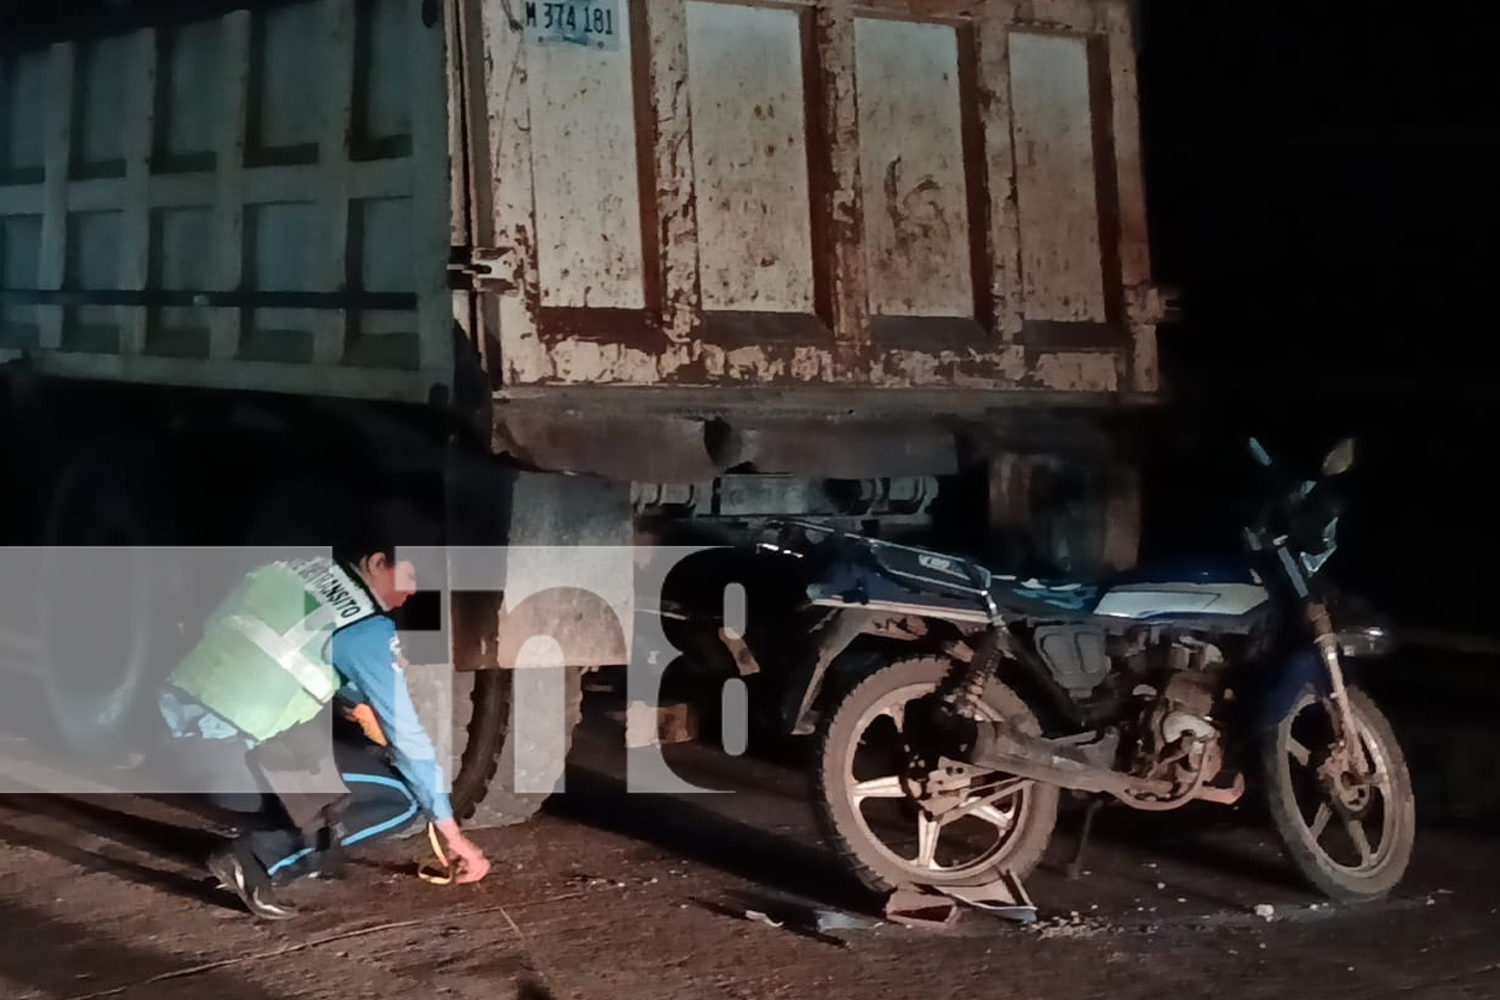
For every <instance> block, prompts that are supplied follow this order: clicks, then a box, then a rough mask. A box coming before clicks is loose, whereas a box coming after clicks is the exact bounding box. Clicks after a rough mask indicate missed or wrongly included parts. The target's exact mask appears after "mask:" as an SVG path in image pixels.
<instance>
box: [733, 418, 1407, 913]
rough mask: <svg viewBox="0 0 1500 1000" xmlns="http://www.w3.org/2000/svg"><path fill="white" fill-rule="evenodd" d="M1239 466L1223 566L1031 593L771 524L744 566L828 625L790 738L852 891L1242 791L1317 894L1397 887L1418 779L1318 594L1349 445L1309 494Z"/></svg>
mask: <svg viewBox="0 0 1500 1000" xmlns="http://www.w3.org/2000/svg"><path fill="white" fill-rule="evenodd" d="M1250 451H1251V454H1252V456H1253V458H1254V459H1255V461H1256V462H1257V464H1258V466H1259V471H1260V473H1261V481H1262V485H1263V489H1262V491H1261V493H1260V495H1259V496H1258V497H1257V498H1256V499H1257V503H1258V507H1259V509H1258V512H1257V513H1256V514H1255V516H1254V517H1253V518H1252V519H1251V521H1250V523H1249V524H1248V525H1247V526H1246V527H1245V528H1244V533H1243V539H1242V541H1243V556H1244V558H1243V559H1242V560H1241V564H1240V565H1236V566H1233V567H1230V568H1229V569H1227V570H1224V569H1217V570H1212V569H1201V570H1196V571H1194V572H1191V573H1186V574H1181V573H1177V574H1173V573H1165V574H1164V573H1153V572H1151V571H1150V570H1135V571H1131V572H1129V573H1124V574H1119V575H1117V576H1116V577H1114V578H1112V579H1106V580H1102V581H1092V582H1091V581H1084V580H1041V579H1034V578H1026V579H1022V578H1019V577H1017V576H1014V575H1001V574H998V573H995V572H992V571H991V570H989V569H987V568H985V567H984V566H982V565H980V564H979V563H978V562H977V561H975V560H973V559H970V558H967V557H962V556H956V555H953V554H949V553H945V552H940V551H936V550H934V549H928V548H922V547H919V546H911V545H904V544H897V543H894V542H889V541H882V540H877V539H873V538H869V537H865V536H862V535H859V534H856V533H853V532H849V531H845V530H841V529H838V528H834V527H831V526H822V525H818V524H815V523H811V522H804V521H796V520H782V521H778V522H775V523H774V524H773V525H771V526H769V531H770V534H769V535H768V536H767V537H765V538H764V539H763V540H762V541H761V542H760V543H759V544H758V546H757V549H758V551H760V552H762V553H767V554H771V555H775V556H778V557H782V558H786V559H790V560H793V561H794V562H795V563H796V565H797V567H798V570H799V572H800V573H801V574H803V575H802V577H801V581H805V582H806V587H805V595H806V605H805V610H807V611H808V612H810V613H812V614H815V615H816V617H817V621H816V622H815V624H814V626H813V627H812V629H811V631H810V632H809V633H808V634H809V636H810V642H808V643H807V644H806V646H805V652H804V654H803V655H802V657H801V658H800V659H799V660H798V662H797V663H796V665H795V668H794V671H793V676H792V684H791V685H790V687H789V688H787V689H785V690H786V695H785V701H784V703H783V704H782V706H781V711H782V721H783V724H784V725H785V726H786V728H787V729H788V730H790V731H791V732H792V733H797V734H811V733H814V732H815V733H816V736H817V750H816V761H817V763H816V775H815V782H814V785H815V789H816V791H815V805H816V811H817V814H818V818H819V822H820V825H821V827H822V829H823V832H824V835H825V837H826V838H827V840H828V842H829V843H830V844H831V846H832V847H833V848H834V849H835V850H836V851H837V853H838V854H839V855H840V856H841V857H842V858H843V860H844V861H845V863H846V864H847V865H848V866H849V867H850V868H851V869H852V871H853V873H854V874H855V875H856V876H857V877H858V878H859V879H860V880H862V881H863V882H864V884H865V885H866V886H867V887H869V888H870V889H872V890H874V891H876V892H882V893H883V892H889V891H891V890H892V889H894V888H896V887H897V886H899V885H902V884H928V885H937V884H944V883H947V884H960V883H965V882H970V883H971V882H972V881H973V880H974V879H975V878H976V877H981V876H983V875H985V874H987V873H993V872H997V871H1008V872H1009V873H1011V874H1013V875H1015V876H1017V877H1022V878H1024V877H1025V876H1026V875H1028V874H1030V872H1031V871H1032V870H1033V869H1034V868H1035V866H1036V865H1037V863H1038V862H1039V861H1040V860H1041V858H1042V856H1043V854H1044V852H1045V851H1046V850H1047V848H1048V845H1049V842H1050V840H1051V838H1052V835H1053V831H1054V828H1055V826H1056V823H1057V816H1058V809H1059V803H1060V796H1061V792H1062V791H1064V790H1067V791H1071V792H1073V793H1075V794H1079V795H1081V796H1083V797H1084V798H1086V799H1088V800H1089V803H1090V804H1089V807H1088V810H1087V814H1086V818H1085V834H1084V838H1085V839H1086V838H1087V829H1088V827H1089V826H1090V825H1091V822H1092V817H1093V813H1094V811H1095V809H1096V808H1097V806H1098V805H1100V804H1103V803H1107V802H1116V803H1123V804H1125V805H1126V806H1129V807H1130V808H1132V809H1137V810H1146V811H1154V812H1165V811H1169V810H1174V809H1179V808H1181V807H1183V806H1185V805H1187V804H1189V803H1192V802H1208V803H1217V804H1220V805H1226V806H1227V805H1233V804H1235V803H1236V802H1239V801H1240V800H1241V798H1242V797H1243V795H1244V794H1245V790H1246V785H1247V778H1248V779H1249V781H1250V782H1252V783H1254V784H1255V786H1256V787H1257V789H1258V791H1259V794H1261V795H1263V796H1264V798H1265V802H1266V805H1267V806H1268V808H1269V813H1270V819H1271V822H1272V824H1273V826H1274V827H1275V830H1276V833H1277V834H1278V836H1279V839H1280V841H1281V844H1282V847H1283V851H1284V853H1285V855H1286V856H1287V858H1288V859H1289V860H1290V861H1291V862H1292V864H1293V865H1295V867H1296V868H1297V869H1298V870H1299V871H1300V873H1301V875H1302V876H1303V877H1304V878H1305V879H1306V880H1307V881H1308V882H1309V883H1310V884H1311V885H1312V886H1314V887H1315V888H1316V889H1318V890H1319V891H1321V892H1322V893H1323V894H1325V895H1326V896H1327V897H1329V898H1331V899H1333V900H1335V901H1339V902H1357V901H1363V900H1370V899H1377V898H1380V897H1382V896H1384V895H1386V894H1388V893H1389V892H1390V891H1391V890H1392V889H1393V888H1395V887H1396V885H1397V884H1398V883H1399V882H1400V880H1401V878H1402V877H1403V875H1404V873H1405V870H1406V868H1407V865H1408V862H1409V860H1410V857H1411V852H1412V847H1413V842H1414V838H1415V826H1416V820H1415V807H1414V801H1413V796H1412V786H1411V779H1410V777H1409V774H1408V771H1407V766H1406V762H1405V759H1404V756H1403V754H1402V750H1401V747H1400V746H1399V744H1398V743H1397V740H1396V737H1395V735H1394V733H1393V732H1392V729H1391V726H1390V724H1389V723H1388V722H1387V720H1386V718H1385V716H1384V715H1383V714H1382V713H1381V711H1380V709H1379V708H1377V706H1376V705H1375V703H1374V702H1373V701H1372V700H1371V699H1370V698H1369V697H1368V696H1367V695H1366V694H1365V693H1364V692H1363V690H1361V688H1360V687H1359V686H1358V683H1357V678H1355V677H1353V676H1352V673H1351V671H1352V668H1353V667H1354V666H1355V665H1356V664H1357V663H1358V662H1360V661H1363V660H1366V659H1369V658H1373V657H1379V656H1383V655H1385V654H1387V653H1388V652H1389V651H1390V650H1391V648H1392V647H1393V642H1394V641H1393V638H1392V636H1391V633H1390V630H1389V629H1388V628H1387V627H1386V626H1385V625H1384V624H1383V623H1382V622H1379V621H1377V620H1375V619H1372V618H1369V617H1365V616H1363V615H1362V614H1361V613H1359V612H1357V611H1351V610H1350V606H1349V604H1348V603H1347V602H1346V601H1345V600H1344V599H1343V598H1342V597H1341V595H1340V594H1339V593H1338V592H1337V591H1336V590H1335V589H1334V588H1333V587H1332V585H1331V584H1329V583H1328V582H1327V581H1325V580H1324V578H1323V576H1322V571H1323V569H1324V567H1325V565H1326V563H1327V562H1328V560H1329V559H1330V557H1332V556H1333V554H1334V552H1335V551H1336V550H1337V547H1338V540H1337V528H1338V521H1339V517H1340V514H1341V511H1342V503H1341V501H1340V500H1339V499H1338V497H1337V495H1336V490H1335V485H1336V483H1337V482H1338V481H1339V477H1340V476H1342V475H1344V474H1345V473H1346V472H1348V471H1349V469H1350V468H1351V467H1352V466H1353V464H1354V444H1353V442H1352V441H1351V440H1345V441H1342V442H1340V443H1339V444H1338V445H1337V446H1336V447H1334V448H1333V449H1332V450H1331V451H1330V452H1329V453H1328V454H1327V456H1326V458H1325V459H1324V461H1323V463H1322V468H1321V471H1320V474H1319V475H1318V476H1316V477H1315V478H1312V479H1305V478H1302V477H1299V476H1295V475H1291V474H1290V473H1289V472H1287V471H1286V470H1284V469H1283V468H1282V467H1281V466H1279V465H1277V464H1276V463H1274V462H1273V461H1272V459H1271V457H1270V456H1269V454H1268V453H1267V452H1266V451H1265V449H1264V448H1263V447H1262V446H1261V444H1260V443H1259V442H1258V441H1257V440H1255V439H1251V440H1250ZM835 677H844V678H845V679H844V680H843V681H841V682H833V681H832V678H835ZM814 720H817V724H816V726H814Z"/></svg>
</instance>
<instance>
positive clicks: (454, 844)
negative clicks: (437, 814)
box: [437, 819, 490, 885]
mask: <svg viewBox="0 0 1500 1000" xmlns="http://www.w3.org/2000/svg"><path fill="white" fill-rule="evenodd" d="M437 830H438V833H440V834H442V835H443V841H444V842H445V843H446V844H447V846H448V853H449V854H450V855H452V857H453V862H454V864H453V881H454V882H455V883H456V884H458V885H467V884H468V883H470V882H478V881H479V880H480V879H482V878H484V877H485V876H486V875H488V874H489V872H490V862H489V859H488V858H486V857H485V856H484V852H483V851H481V850H480V849H479V846H478V845H477V844H475V843H474V842H473V841H472V840H470V839H469V838H468V837H466V836H464V832H463V831H462V830H460V829H459V828H458V823H457V822H456V821H455V820H451V819H448V820H444V821H443V822H441V823H438V824H437Z"/></svg>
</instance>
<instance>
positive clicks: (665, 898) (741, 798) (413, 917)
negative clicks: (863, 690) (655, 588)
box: [0, 721, 1500, 1000]
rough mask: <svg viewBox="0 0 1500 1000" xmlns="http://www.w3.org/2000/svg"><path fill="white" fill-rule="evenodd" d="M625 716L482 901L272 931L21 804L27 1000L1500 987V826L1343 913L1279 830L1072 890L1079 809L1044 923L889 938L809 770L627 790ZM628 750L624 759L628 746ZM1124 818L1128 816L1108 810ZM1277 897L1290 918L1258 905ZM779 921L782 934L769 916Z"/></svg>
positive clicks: (1094, 871) (79, 819)
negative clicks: (621, 743)
mask: <svg viewBox="0 0 1500 1000" xmlns="http://www.w3.org/2000/svg"><path fill="white" fill-rule="evenodd" d="M618 738H619V734H618V733H617V732H611V731H609V730H608V728H607V726H605V725H603V724H601V723H599V722H598V721H594V722H591V723H590V724H589V728H588V731H586V732H584V733H581V734H580V742H579V746H578V749H577V751H576V752H575V754H574V757H575V762H574V764H573V766H572V768H571V770H570V773H569V775H568V779H567V788H566V790H565V792H564V793H563V794H562V795H561V796H560V797H558V798H556V799H554V800H553V804H552V805H551V806H550V807H549V809H548V812H547V813H546V814H544V815H543V816H541V817H539V818H537V819H536V820H535V821H533V822H532V823H529V824H527V825H524V826H520V827H509V828H504V829H497V830H488V831H483V832H480V833H478V834H476V839H477V840H478V841H479V842H480V843H481V844H482V845H483V846H484V848H485V849H486V850H487V852H488V853H489V854H490V855H491V857H492V858H493V860H494V862H495V868H494V872H493V874H492V875H491V876H490V878H489V879H487V880H486V881H485V882H484V883H482V884H481V885H479V886H466V887H454V886H433V885H429V884H427V883H424V882H422V881H420V880H419V879H417V878H416V877H415V868H416V865H417V863H418V862H419V861H421V860H424V852H425V848H426V845H425V842H424V840H423V839H422V838H417V839H414V840H404V841H399V842H396V843H388V844H385V845H381V846H379V847H377V848H373V849H371V850H370V852H369V853H367V854H364V855H361V856H360V857H359V858H358V859H357V861H356V863H354V864H353V865H351V867H350V870H349V872H348V873H347V875H346V877H345V879H343V880H341V881H327V882H324V881H319V882H307V883H304V884H302V885H300V886H299V887H297V889H296V890H295V895H294V896H293V897H292V898H293V899H294V900H295V901H296V902H297V903H299V904H300V905H301V906H302V907H303V908H304V910H305V912H304V914H303V915H302V916H301V917H300V918H299V919H298V920H296V921H293V922H289V923H276V924H268V923H260V922H256V921H254V920H252V919H251V918H249V917H248V915H246V914H245V913H244V912H243V911H242V910H240V909H239V906H238V902H237V901H236V900H234V899H233V898H232V897H229V896H227V894H225V893H224V892H222V891H220V890H217V889H216V888H215V886H214V884H213V881H212V879H210V878H208V877H207V875H206V873H205V872H204V871H203V869H202V867H201V864H200V862H199V858H200V857H201V854H202V852H203V850H204V848H205V846H206V844H207V843H208V840H207V839H206V836H205V835H204V834H202V833H200V832H197V831H195V830H193V829H189V828H187V827H185V826H184V825H183V824H184V823H186V822H187V817H186V816H185V815H183V814H180V813H177V812H175V811H173V810H170V809H167V808H166V807H163V806H161V805H160V804H158V803H153V802H147V801H143V800H139V799H130V798H124V797H108V798H62V797H57V796H45V797H7V798H4V799H3V800H0V844H3V847H4V852H3V855H0V927H3V928H4V933H3V934H0V996H3V997H6V998H10V1000H32V998H36V1000H42V998H45V1000H86V998H87V1000H96V998H104V997H119V998H122V1000H148V998H149V1000H187V998H192V1000H200V998H214V1000H321V998H328V1000H333V998H338V1000H347V998H350V997H369V998H373V997H423V998H428V997H441V998H454V1000H510V998H520V1000H548V998H552V1000H601V998H607V1000H634V998H660V1000H698V998H702V1000H775V998H788V1000H793V998H795V1000H814V998H815V1000H869V998H887V997H888V998H900V1000H907V998H911V1000H917V998H924V1000H925V998H941V997H959V998H967V997H975V998H979V997H1016V998H1029V1000H1051V998H1059V1000H1062V998H1066V1000H1092V998H1103V997H1108V998H1110V1000H1131V998H1137V997H1139V998H1152V1000H1156V998H1160V997H1214V998H1216V1000H1227V998H1236V997H1246V998H1252V997H1253V998H1267V1000H1270V998H1276V1000H1282V998H1289V997H1302V996H1312V997H1318V998H1319V1000H1340V998H1351V1000H1352V998H1361V1000H1380V998H1397V997H1400V998H1417V997H1421V998H1433V1000H1458V998H1464V1000H1477V998H1481V997H1486V998H1493V997H1497V996H1500V915H1497V909H1500V838H1497V837H1496V836H1495V835H1494V834H1493V833H1488V834H1487V833H1484V832H1481V831H1474V830H1469V831H1465V830H1460V829H1451V830H1443V829H1432V828H1428V829H1424V830H1423V831H1422V834H1421V842H1420V846H1419V853H1418V858H1417V862H1416V864H1415V865H1414V868H1413V870H1412V873H1411V877H1410V878H1409V880H1408V882H1407V884H1406V885H1405V886H1404V887H1403V888H1402V890H1401V891H1400V892H1399V893H1398V894H1397V896H1395V897H1394V898H1392V899H1389V900H1387V901H1384V902H1381V903H1378V904H1372V905H1368V906H1366V907H1361V908H1357V909H1353V910H1348V909H1341V908H1337V907H1333V906H1330V905H1327V904H1321V905H1320V901H1319V899H1318V897H1316V896H1314V895H1312V894H1310V893H1309V892H1308V891H1306V890H1304V889H1303V888H1302V887H1301V886H1300V885H1299V883H1298V882H1297V881H1296V879H1295V878H1294V877H1293V876H1292V874H1291V872H1290V870H1289V869H1288V868H1287V867H1286V866H1285V864H1284V863H1283V862H1282V861H1281V860H1280V857H1279V855H1278V854H1277V852H1276V849H1275V846H1274V842H1273V841H1272V840H1271V837H1270V835H1269V833H1268V832H1267V831H1266V830H1264V829H1263V828H1261V827H1260V826H1259V825H1258V823H1257V821H1256V820H1255V818H1254V817H1253V816H1249V815H1246V816H1240V815H1235V814H1232V813H1227V812H1219V813H1214V812H1209V813H1208V814H1207V818H1204V819H1200V820H1196V821H1195V822H1194V823H1193V824H1192V825H1191V826H1189V827H1185V826H1184V824H1183V823H1182V821H1181V818H1180V817H1179V818H1178V819H1176V820H1174V819H1171V818H1163V817H1147V818H1145V819H1143V820H1135V819H1131V821H1130V822H1128V823H1122V822H1120V821H1118V820H1117V821H1115V822H1107V821H1105V820H1104V819H1103V818H1101V822H1100V825H1099V832H1098V837H1097V839H1096V841H1095V846H1094V848H1093V849H1092V850H1091V852H1090V855H1089V857H1088V860H1087V862H1086V866H1085V869H1086V872H1087V874H1086V875H1084V876H1083V877H1081V878H1079V879H1077V880H1073V881H1069V880H1067V879H1065V878H1064V877H1063V876H1062V874H1061V862H1062V861H1065V860H1066V859H1067V857H1068V856H1069V855H1070V854H1071V851H1072V848H1073V845H1074V835H1073V831H1074V830H1075V829H1076V821H1075V820H1074V819H1071V818H1065V820H1064V823H1063V826H1062V827H1061V829H1060V832H1059V835H1058V837H1057V839H1056V841H1055V843H1054V849H1053V854H1052V857H1051V858H1049V860H1048V862H1046V863H1045V864H1044V866H1043V868H1042V870H1040V871H1039V872H1037V873H1036V874H1035V875H1034V876H1033V877H1032V878H1031V879H1030V880H1029V882H1028V883H1027V888H1028V890H1029V892H1030V893H1031V895H1032V896H1033V898H1034V899H1035V901H1036V903H1037V905H1038V908H1039V911H1040V920H1039V921H1038V922H1037V923H1035V924H1032V925H1030V926H1029V927H1028V926H1022V925H1019V924H1016V923H1012V922H1007V921H1004V920H1001V919H999V918H996V917H994V916H990V915H986V914H983V913H979V912H975V911H969V912H967V913H965V914H964V916H963V918H962V919H961V920H960V921H959V922H958V924H957V925H956V926H955V927H953V928H952V929H951V930H947V931H927V930H915V929H911V928H904V927H900V926H896V925H893V924H890V923H883V924H880V925H878V926H874V927H852V928H851V927H843V928H834V929H830V930H827V931H826V932H825V931H820V930H818V929H817V913H818V912H819V911H820V910H821V911H823V912H824V913H825V914H827V913H833V914H836V915H838V916H836V917H835V918H834V919H835V920H836V921H842V922H845V923H849V922H851V921H848V920H847V919H846V918H847V917H849V916H851V915H853V916H861V915H865V914H871V913H878V909H879V901H876V900H872V899H870V898H869V897H867V896H865V895H863V894H862V893H861V892H860V891H858V890H856V889H855V888H854V887H853V886H852V885H851V883H850V882H849V880H848V879H847V878H846V877H845V876H843V875H842V874H841V873H840V872H839V871H837V870H836V869H835V868H834V867H833V866H832V864H831V862H830V859H829V856H828V855H827V854H826V853H825V852H824V850H823V849H822V847H821V846H820V845H819V843H818V840H817V837H816V835H815V834H814V832H813V823H812V818H811V812H810V809H809V807H808V805H807V799H806V785H805V782H804V780H803V778H802V776H801V772H800V771H799V770H798V769H797V768H795V767H793V766H791V765H790V764H789V763H788V762H774V761H769V760H765V759H756V758H740V759H731V758H728V757H726V756H724V755H723V754H722V753H719V752H716V751H714V750H712V749H710V748H708V747H703V746H683V747H673V748H669V750H668V754H667V756H668V759H669V760H671V761H672V763H673V766H674V768H676V769H677V771H678V772H679V773H680V774H681V775H682V776H684V777H685V778H686V779H687V780H689V781H692V782H694V783H695V784H698V785H701V786H709V787H714V788H719V789H725V790H727V791H729V792H730V794H718V795H678V796H661V795H626V794H624V787H625V786H624V783H623V777H622V776H623V774H624V773H625V766H626V755H625V753H624V751H622V750H618V749H612V744H611V739H613V740H618ZM617 745H618V744H617V743H616V744H614V746H617ZM1104 815H1105V816H1107V815H1108V814H1107V813H1106V814H1104ZM1260 903H1269V904H1272V905H1273V906H1274V907H1275V913H1274V916H1273V918H1272V919H1270V920H1266V919H1263V918H1262V917H1258V916H1256V915H1255V912H1254V910H1255V907H1256V905H1257V904H1260ZM746 910H757V911H761V912H764V913H767V914H770V915H771V916H772V917H773V918H779V919H780V921H781V923H782V926H781V927H773V926H769V925H767V924H765V923H760V922H756V921H753V920H748V919H746V918H745V911H746Z"/></svg>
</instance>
